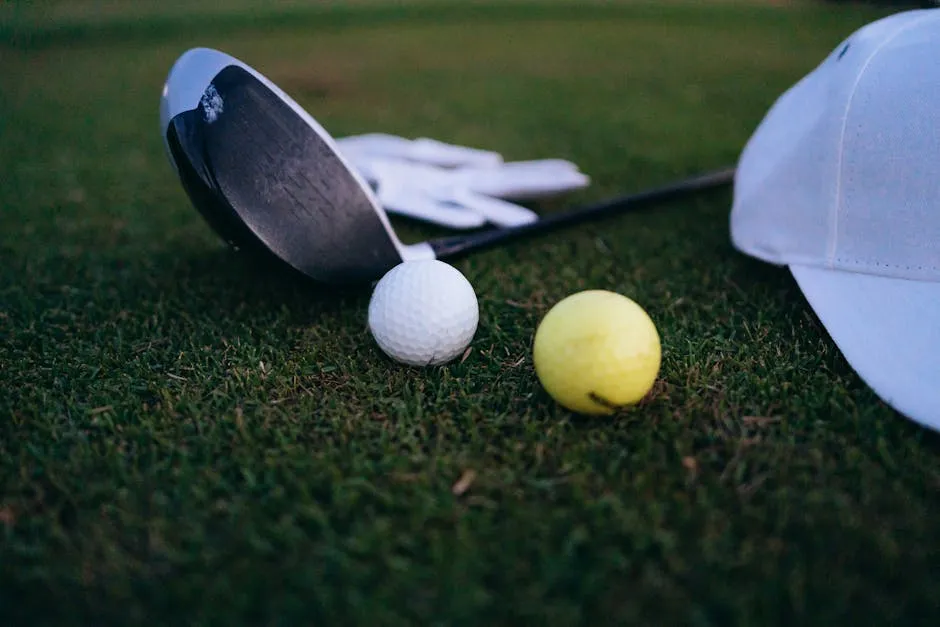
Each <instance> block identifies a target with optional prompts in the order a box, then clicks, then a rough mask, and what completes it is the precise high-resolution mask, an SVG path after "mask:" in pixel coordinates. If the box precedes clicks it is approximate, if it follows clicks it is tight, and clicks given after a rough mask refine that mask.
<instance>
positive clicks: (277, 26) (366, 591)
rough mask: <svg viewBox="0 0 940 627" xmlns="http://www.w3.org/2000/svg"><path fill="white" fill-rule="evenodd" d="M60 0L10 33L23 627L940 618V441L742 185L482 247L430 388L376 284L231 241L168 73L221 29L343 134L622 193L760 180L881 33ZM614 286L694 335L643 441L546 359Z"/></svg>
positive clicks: (12, 561) (670, 15) (633, 13)
mask: <svg viewBox="0 0 940 627" xmlns="http://www.w3.org/2000/svg"><path fill="white" fill-rule="evenodd" d="M288 4H289V3H288ZM50 6H52V5H50ZM32 11H33V12H32V13H30V9H29V8H28V7H26V8H23V10H22V11H21V12H20V13H19V14H18V16H16V17H11V16H12V15H13V14H12V13H11V12H7V13H6V14H5V15H4V22H3V26H2V32H3V33H4V34H5V35H7V37H6V38H5V39H6V41H7V44H5V45H3V47H0V71H2V76H3V81H2V83H0V137H2V140H3V141H2V147H3V149H2V151H0V171H2V172H3V183H2V185H0V207H2V212H0V254H2V259H3V261H4V262H3V264H2V265H0V338H2V341H0V390H3V392H2V393H0V416H2V418H3V420H2V421H0V624H3V625H46V624H94V625H106V624H121V625H136V624H140V625H154V624H170V623H173V624H192V625H235V624H246V625H300V624H306V625H319V624H366V625H386V624H393V623H394V624H400V623H404V622H408V623H415V624H424V625H427V624H438V625H443V624H447V625H464V624H467V625H469V624H486V625H494V624H533V623H539V622H541V623H544V624H551V625H568V624H600V623H603V624H639V625H665V624H690V625H716V626H723V625H728V624H732V623H735V624H752V625H761V626H765V625H775V624H781V625H783V624H786V625H807V624H819V625H832V624H835V623H840V624H842V623H844V624H898V625H913V624H936V619H937V616H938V612H940V607H938V605H940V602H938V599H940V551H938V548H937V547H938V543H940V527H938V524H937V521H938V520H940V506H938V498H937V497H938V495H940V440H938V438H937V436H936V435H934V434H931V433H929V432H927V431H925V430H923V429H920V428H918V427H917V426H915V425H913V424H911V423H910V422H908V421H906V420H904V419H903V418H901V417H900V416H898V415H897V414H895V413H894V412H893V411H891V410H890V409H889V408H887V407H886V406H885V405H884V404H882V403H881V402H880V401H879V400H878V399H877V398H876V397H875V396H874V395H873V393H872V392H871V391H870V390H868V389H867V388H866V387H865V385H864V384H863V383H862V382H861V381H860V380H859V379H858V378H857V377H856V376H855V375H854V374H853V372H852V371H851V369H850V368H849V367H848V366H847V364H846V363H845V361H844V360H843V358H842V357H841V356H840V355H839V353H838V352H837V350H836V349H835V347H834V345H833V344H832V342H831V341H830V340H829V339H828V337H827V336H826V334H825V331H824V329H823V328H822V327H821V326H820V325H819V323H818V322H817V321H816V320H815V318H814V317H813V315H812V312H811V310H810V309H809V308H808V306H807V305H806V304H805V302H804V301H803V300H802V297H801V295H800V293H799V290H798V289H797V288H796V287H795V285H794V283H793V281H792V279H791V278H790V276H789V275H788V273H787V272H786V271H785V270H783V269H778V268H772V267H769V266H766V265H763V264H761V263H758V262H756V261H753V260H751V259H748V258H746V257H743V256H742V255H740V254H738V253H736V252H735V251H734V249H733V248H732V247H731V244H730V242H729V237H728V229H727V219H728V210H729V203H730V194H729V193H727V192H726V191H722V192H718V193H716V194H710V195H703V196H701V197H697V198H693V199H690V200H687V201H684V202H681V203H674V204H671V205H668V206H666V205H663V206H660V207H656V208H655V209H652V210H649V211H644V212H642V213H637V214H633V215H627V216H623V217H621V218H618V219H615V220H610V221H607V222H604V223H598V224H594V225H589V226H583V227H579V228H573V229H570V230H568V231H565V232H562V233H557V234H553V235H550V236H546V237H543V238H539V239H533V240H529V241H527V242H525V243H519V244H516V245H513V246H510V247H506V248H503V249H499V250H494V251H491V252H487V253H483V254H479V255H476V256H473V257H470V258H467V259H466V260H463V261H461V262H459V263H458V264H457V266H458V267H459V268H460V269H461V270H462V271H463V272H464V273H465V274H466V275H467V276H468V278H469V279H470V280H471V281H472V282H473V284H474V286H475V287H476V289H477V292H478V296H479V299H480V304H481V326H480V329H479V332H478V335H477V337H476V338H475V341H474V344H473V351H472V352H471V354H470V356H469V357H468V359H467V360H466V361H464V362H463V363H457V364H453V365H449V366H446V367H442V368H436V369H432V370H414V369H407V368H403V367H398V366H395V365H393V364H392V363H391V362H389V360H387V359H386V358H384V357H383V356H382V355H381V353H380V352H379V351H378V349H377V348H376V347H375V345H374V343H373V342H372V341H371V339H370V337H369V335H368V332H367V330H366V328H365V309H366V305H367V303H368V298H369V292H368V289H367V288H363V289H349V290H341V291H330V290H325V289H315V288H313V287H311V286H308V285H304V284H302V283H299V282H296V281H294V280H292V279H288V278H286V277H278V276H270V275H268V274H265V273H264V272H263V271H260V270H258V269H257V268H254V267H253V266H252V264H251V263H250V262H249V261H247V260H244V259H240V258H238V257H234V256H233V255H231V254H230V253H229V252H228V251H227V250H225V249H224V248H223V247H222V245H221V244H220V243H219V241H218V240H217V239H216V238H215V236H214V235H213V234H212V233H211V232H210V231H209V230H208V228H207V227H206V226H205V225H204V224H203V222H202V221H201V220H200V219H199V217H198V214H197V213H196V212H195V211H194V210H193V209H192V207H191V206H190V205H189V203H188V201H187V199H186V197H185V196H184V194H183V192H182V190H181V188H180V186H179V184H178V182H177V181H176V179H175V178H174V176H173V174H172V172H171V170H170V168H169V166H168V165H167V164H166V162H165V158H164V154H163V149H162V145H161V143H160V139H159V134H158V129H157V102H158V97H159V92H160V88H161V85H162V80H163V78H164V76H165V74H166V71H167V70H168V68H169V66H170V65H171V64H172V62H173V60H174V59H175V58H176V56H178V55H179V54H180V53H181V52H182V51H183V50H185V49H186V48H188V47H190V46H194V45H210V46H216V47H219V48H222V49H224V50H226V51H228V52H230V53H232V54H235V55H236V56H239V57H241V58H243V59H245V60H246V61H248V62H249V63H251V64H252V65H254V66H256V67H258V68H259V69H261V70H262V71H264V72H265V73H266V74H268V75H269V76H271V78H272V79H274V80H275V81H276V82H278V83H280V84H281V85H282V86H283V87H284V88H285V89H286V90H287V91H288V92H290V93H292V94H293V95H295V97H296V98H297V99H298V100H299V101H300V102H301V103H302V104H303V105H305V106H306V107H308V108H309V109H310V111H311V112H312V113H313V114H314V115H315V116H316V117H317V118H318V119H319V120H320V121H321V122H322V123H323V124H324V125H325V126H326V127H327V128H328V129H330V130H331V131H332V132H333V133H334V134H336V135H343V134H348V133H357V132H368V131H385V132H392V133H400V134H404V135H429V136H431V137H435V138H438V139H443V140H447V141H454V142H457V143H464V144H470V145H479V146H482V147H486V148H491V149H496V150H499V151H501V152H503V153H504V154H506V155H507V156H508V157H510V158H537V157H541V156H551V157H565V158H570V159H572V160H574V161H575V162H577V163H578V164H579V165H581V166H582V167H583V168H584V169H585V170H586V171H587V172H588V173H590V174H591V175H592V176H593V178H594V185H593V186H592V187H591V188H590V189H589V190H587V191H585V192H581V193H579V194H578V195H576V196H574V197H573V198H571V199H570V202H571V203H579V202H587V201H590V200H594V199H599V198H605V197H608V196H611V195H615V194H619V193H623V192H628V191H633V190H638V189H643V188H646V187H649V186H652V185H655V184H659V183H663V182H666V181H670V180H673V179H675V178H678V177H681V176H685V175H688V174H692V173H695V172H699V171H704V170H708V169H711V168H713V167H719V166H722V165H725V164H727V163H732V162H733V161H734V160H735V159H736V157H737V155H738V154H739V151H740V149H741V147H742V146H743V143H744V142H745V141H746V139H747V137H748V136H749V135H750V133H751V132H752V130H753V128H754V126H755V125H756V124H757V123H758V122H759V120H760V119H761V117H762V116H763V114H764V113H765V111H766V108H767V107H768V106H769V105H770V104H771V103H772V102H773V100H774V99H775V98H776V96H777V95H779V93H780V92H781V91H782V90H783V89H785V88H786V87H788V86H789V85H790V84H791V83H792V82H793V81H795V80H796V79H798V78H799V77H800V76H802V75H803V74H804V73H805V72H806V71H808V70H809V69H811V68H812V67H813V66H814V65H815V64H816V63H817V62H818V61H819V60H820V59H821V58H822V57H823V56H824V55H825V54H827V53H828V52H829V51H830V50H831V49H832V48H833V47H834V46H835V45H836V44H837V43H838V42H839V41H840V40H841V39H842V38H843V37H844V36H845V35H847V34H849V33H850V32H851V31H852V30H854V29H855V28H857V27H858V26H860V25H861V24H863V23H864V22H866V21H868V20H870V19H874V18H875V17H877V16H878V15H880V14H881V13H878V12H877V11H876V10H874V9H863V8H859V7H850V8H841V9H840V8H832V7H814V6H807V7H800V8H798V9H797V8H792V7H769V6H745V5H744V4H742V5H741V6H723V5H722V6H719V5H711V4H703V5H691V4H690V5H689V6H681V5H679V4H673V5H670V6H669V7H657V6H656V5H654V4H649V3H644V4H639V3H637V4H633V3H625V2H624V3H617V4H616V5H612V6H609V7H602V6H598V5H591V6H589V7H587V6H586V7H581V8H577V7H574V8H573V5H572V4H570V3H563V2H555V3H545V4H544V5H528V4H524V3H518V2H517V3H513V4H512V5H506V4H495V3H494V4H486V3H474V4H473V5H472V6H470V5H457V4H456V3H451V4H448V3H438V4H436V5H433V6H432V5H425V6H420V7H417V8H416V7H415V6H410V5H409V6H405V7H393V8H388V7H342V6H331V7H326V8H323V7H320V8H317V7H314V8H296V7H293V8H290V10H286V9H285V12H283V13H271V14H270V15H268V16H267V17H265V15H255V16H253V17H252V18H251V19H247V18H239V17H237V16H236V15H234V14H233V15H231V16H229V18H228V19H221V18H218V17H208V16H206V17H203V18H200V19H197V18H196V17H190V18H188V19H186V20H175V21H174V18H173V16H172V15H171V14H168V15H165V16H163V17H162V18H159V17H154V16H150V17H148V18H147V19H146V20H141V19H129V18H128V19H124V20H122V19H121V18H120V16H118V17H116V18H108V19H107V20H105V19H104V18H101V21H95V20H94V19H87V18H86V19H84V21H83V20H75V19H72V18H70V20H71V21H69V22H68V24H70V25H71V26H69V25H65V26H63V25H62V24H61V23H59V22H56V21H55V20H54V19H52V17H50V18H49V20H50V21H48V22H43V20H42V19H39V17H36V16H37V15H40V13H41V12H40V13H36V10H35V9H33V10H32ZM40 17H41V15H40ZM57 19H58V18H57ZM50 24H51V26H50ZM57 24H58V26H57ZM115 25H117V26H115ZM542 210H543V211H550V210H555V207H547V208H543V209H542ZM396 223H397V224H398V226H399V228H400V229H401V230H402V232H403V233H404V234H405V237H406V239H408V240H409V241H414V240H417V239H418V238H421V237H424V236H427V235H429V234H432V233H435V232H436V231H434V230H433V229H430V228H426V227H420V226H417V225H414V224H409V223H404V222H401V223H398V221H396ZM585 288H604V289H610V290H616V291H619V292H622V293H624V294H627V295H629V296H631V297H633V298H635V299H636V300H638V301H639V302H640V303H641V304H643V305H644V307H646V308H647V310H648V311H649V312H650V314H651V315H652V317H653V318H654V320H655V321H656V323H657V325H658V327H659V329H660V332H661V334H662V338H663V344H664V361H663V367H662V372H661V376H660V380H659V381H658V383H657V384H656V386H655V388H654V390H653V392H652V394H651V395H650V397H649V398H648V399H647V400H646V401H644V403H643V404H642V405H641V406H640V407H637V408H636V409H634V410H632V411H628V412H624V414H623V415H621V416H618V417H616V418H612V419H583V418H577V417H574V416H571V415H569V414H568V413H566V412H565V411H563V410H561V409H560V408H559V407H557V406H556V405H555V404H553V403H552V402H551V400H550V399H549V398H548V397H547V396H546V395H545V393H544V392H543V391H542V390H541V389H540V387H539V385H538V381H537V379H536V377H535V375H534V373H533V370H532V364H531V359H530V357H531V352H530V349H531V342H532V336H533V333H534V331H535V327H536V325H537V323H538V321H539V319H540V317H541V316H542V315H544V313H545V312H546V311H547V309H548V308H549V307H550V306H551V305H552V304H553V303H554V302H557V300H559V299H560V298H562V297H564V296H566V295H567V294H570V293H572V292H574V291H577V290H581V289H585ZM466 472H473V473H474V475H473V477H474V478H473V482H472V485H470V487H469V489H468V490H467V491H466V492H465V493H463V494H460V495H455V494H454V493H453V491H452V486H453V485H454V484H455V483H456V482H457V481H458V480H459V479H460V478H461V477H462V476H463V475H464V474H465V473H466Z"/></svg>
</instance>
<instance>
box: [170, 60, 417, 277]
mask: <svg viewBox="0 0 940 627" xmlns="http://www.w3.org/2000/svg"><path fill="white" fill-rule="evenodd" d="M160 117H161V125H162V131H163V139H164V142H165V146H166V151H167V154H168V156H169V158H170V161H171V163H172V164H173V165H174V167H175V169H176V171H177V174H178V176H179V178H180V181H181V183H182V185H183V188H184V190H185V191H186V193H187V195H188V196H189V198H190V200H191V202H192V203H193V205H195V206H196V208H197V209H198V210H199V212H200V213H201V214H202V215H203V217H204V218H205V219H206V221H207V222H208V223H209V225H210V226H211V227H212V228H213V229H214V230H215V231H216V232H217V233H218V234H219V235H220V236H221V237H222V238H223V239H224V240H225V241H226V242H228V243H229V244H230V245H231V246H233V247H234V248H237V249H245V250H249V251H256V252H263V253H265V254H267V255H273V256H274V257H276V258H278V259H280V260H281V261H283V262H285V263H287V264H289V265H290V266H292V267H294V268H295V269H297V270H299V271H300V272H302V273H303V274H305V275H307V276H308V277H310V278H312V279H315V280H317V281H320V282H324V283H352V282H359V281H365V280H370V279H374V278H378V277H379V276H381V275H382V274H383V273H384V272H385V271H387V270H388V269H389V268H391V267H393V266H395V265H397V264H398V263H400V262H401V261H402V260H403V257H404V256H407V255H408V254H409V253H411V254H413V252H414V251H411V250H410V248H409V247H405V246H402V245H401V243H400V242H399V241H398V239H397V238H396V236H395V233H394V231H393V230H392V228H391V225H390V224H389V222H388V218H387V216H386V215H385V212H384V211H383V210H382V209H381V207H380V206H379V205H378V203H377V202H376V200H375V198H374V196H373V195H372V192H371V189H369V187H368V185H367V184H366V183H365V182H364V181H363V180H362V179H361V178H360V177H359V176H358V175H357V174H356V173H355V172H354V171H353V170H352V169H351V168H350V167H349V166H348V164H347V163H346V162H345V161H344V160H343V158H342V156H341V155H340V154H339V153H338V151H337V150H336V148H335V143H334V142H333V140H332V138H331V137H330V136H329V135H328V134H327V133H326V131H325V130H323V129H322V127H320V126H319V125H318V124H317V123H316V122H315V121H314V120H313V119H312V118H311V117H310V116H309V115H308V114H307V113H306V112H304V111H303V109H302V108H300V107H299V105H297V104H296V103H295V102H294V101H293V100H292V99H290V98H289V97H288V96H287V95H286V94H284V93H283V92H282V91H281V90H280V89H279V88H277V87H276V86H275V85H273V83H271V82H270V81H268V80H267V79H266V78H264V77H263V76H262V75H260V74H259V73H258V72H256V71H254V70H252V69H251V68H250V67H248V66H246V65H245V64H243V63H241V62H239V61H237V60H236V59H234V58H233V57H230V56H229V55H226V54H224V53H221V52H218V51H214V50H210V49H205V48H198V49H194V50H190V51H188V52H187V53H185V54H184V55H182V56H181V57H180V59H179V60H178V61H177V63H176V64H175V65H174V67H173V69H172V70H171V72H170V75H169V76H168V78H167V82H166V85H165V87H164V93H163V97H162V99H161V105H160Z"/></svg>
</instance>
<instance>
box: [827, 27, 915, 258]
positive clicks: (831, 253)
mask: <svg viewBox="0 0 940 627" xmlns="http://www.w3.org/2000/svg"><path fill="white" fill-rule="evenodd" d="M928 17H930V15H922V16H920V18H919V19H914V20H911V21H910V23H908V24H905V25H904V26H902V27H900V28H898V29H897V30H896V31H895V32H894V33H892V34H891V36H890V37H888V38H886V39H885V40H884V41H882V42H881V43H880V44H878V46H877V47H876V48H875V49H874V50H872V51H871V54H869V55H868V58H867V59H865V63H864V64H863V65H862V67H861V69H860V70H859V71H858V74H857V75H856V76H855V82H854V83H853V84H852V90H851V91H850V92H849V97H848V99H847V100H846V103H845V111H844V112H843V114H842V128H841V129H840V131H839V143H838V153H837V156H836V194H835V196H836V197H835V202H834V203H833V205H832V215H831V220H830V223H831V225H832V227H831V228H832V232H831V233H830V237H829V248H828V250H827V251H826V265H827V266H828V267H830V268H831V267H833V266H834V265H835V262H836V261H837V258H836V250H837V248H838V244H839V214H840V213H841V211H842V168H843V163H842V162H843V157H844V154H845V132H846V127H847V126H848V123H849V111H850V110H851V108H852V103H853V101H854V100H855V95H856V93H857V92H858V86H859V84H860V83H861V82H862V78H863V77H864V76H865V72H866V71H868V67H869V66H870V65H871V63H872V61H874V59H875V57H876V56H878V54H879V53H880V52H881V50H882V48H884V47H885V46H887V45H888V44H889V43H891V42H892V41H894V39H895V38H896V37H898V36H899V35H900V34H901V33H903V32H904V31H906V30H907V29H909V28H913V27H914V26H916V25H917V24H919V23H920V22H921V21H923V20H925V19H927V18H928Z"/></svg>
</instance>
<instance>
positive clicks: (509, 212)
mask: <svg viewBox="0 0 940 627" xmlns="http://www.w3.org/2000/svg"><path fill="white" fill-rule="evenodd" d="M451 200H452V201H453V202H455V203H458V204H460V205H463V206H464V207H466V208H467V209H469V210H470V211H471V212H473V213H475V214H477V215H480V216H482V217H484V218H485V219H486V221H488V222H491V223H493V224H496V225H498V226H503V227H509V226H521V225H523V224H530V223H532V222H535V221H537V220H538V214H537V213H535V212H534V211H532V210H531V209H527V208H526V207H521V206H519V205H516V204H513V203H511V202H506V201H505V200H500V199H499V198H490V197H489V196H484V195H482V194H476V193H474V192H472V191H470V190H467V189H455V190H453V191H452V192H451Z"/></svg>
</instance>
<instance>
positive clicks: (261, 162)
mask: <svg viewBox="0 0 940 627" xmlns="http://www.w3.org/2000/svg"><path fill="white" fill-rule="evenodd" d="M160 117H161V131H162V136H163V141H164V145H165V148H166V151H167V155H168V157H169V159H170V162H171V163H172V164H173V166H174V168H175V169H176V172H177V174H178V176H179V179H180V181H181V183H182V185H183V188H184V190H185V191H186V193H187V195H188V196H189V198H190V201H191V202H192V203H193V205H194V206H195V207H196V209H197V210H198V211H199V212H200V213H201V214H202V216H203V217H204V218H205V220H206V221H207V222H208V223H209V225H210V226H211V227H212V228H213V229H214V230H215V231H216V233H217V234H219V235H220V236H221V237H222V238H223V239H224V240H225V241H226V242H228V243H229V245H230V246H232V247H233V248H235V249H236V250H248V251H253V252H258V253H261V254H262V255H265V256H272V255H273V257H275V258H276V259H278V260H280V261H281V262H284V263H286V264H288V265H289V266H292V267H293V268H294V269H296V270H299V271H300V272H301V273H303V274H304V275H306V276H307V277H309V278H312V279H314V280H316V281H319V282H323V283H334V284H339V283H354V282H360V281H369V280H374V279H377V278H379V277H381V276H382V275H383V274H384V273H385V272H387V271H388V270H389V269H391V268H392V267H394V266H396V265H398V264H399V263H401V262H403V261H410V260H416V259H432V258H437V259H441V260H444V259H452V258H455V257H457V256H460V255H465V254H468V253H470V252H474V251H478V250H482V249H484V248H488V247H491V246H493V245H497V244H501V243H505V242H508V241H511V240H515V239H519V238H522V237H525V236H529V235H535V234H539V233H544V232H547V231H549V230H552V229H555V228H559V227H563V226H569V225H573V224H579V223H583V222H586V221H588V220H591V219H596V218H601V217H605V216H610V215H614V214H618V213H621V212H624V211H626V210H628V209H633V208H637V207H640V206H644V205H649V204H651V203H654V202H665V201H667V200H671V199H674V198H677V197H680V196H683V195H688V194H691V193H694V192H698V191H702V190H705V189H709V188H715V187H719V186H723V185H727V184H729V183H731V182H732V181H733V178H734V168H724V169H721V170H717V171H714V172H709V173H706V174H703V175H700V176H695V177H692V178H689V179H686V180H683V181H679V182H676V183H673V184H669V185H665V186H662V187H659V188H655V189H651V190H648V191H645V192H641V193H637V194H631V195H625V196H622V197H619V198H615V199H612V200H609V201H606V202H603V203H600V204H598V205H594V206H590V207H584V208H580V209H575V210H571V211H568V212H564V213H558V214H553V215H549V216H546V217H544V218H540V219H539V220H538V221H536V222H534V223H530V224H526V225H523V226H519V227H511V228H495V229H492V230H488V231H482V232H475V233H470V234H462V235H457V236H451V237H444V238H440V239H435V240H429V241H425V242H420V243H417V244H403V243H402V242H401V241H400V240H399V238H398V237H397V235H396V234H395V231H394V230H393V228H392V226H391V223H390V222H389V219H388V216H387V214H386V212H385V211H384V209H383V208H382V206H381V205H380V203H379V202H378V200H377V199H376V197H375V195H374V193H373V191H372V189H371V187H370V186H369V184H368V183H367V182H366V181H365V180H364V179H363V178H362V177H361V176H360V175H359V174H358V173H357V172H356V171H355V170H354V169H353V168H352V167H351V166H350V165H349V163H348V162H347V161H346V160H345V159H344V158H343V155H342V154H341V153H340V151H339V149H338V147H337V145H336V142H335V140H334V139H333V138H332V137H331V136H330V135H329V133H328V132H327V131H326V130H325V129H324V128H323V127H322V126H320V124H318V123H317V122H316V121H315V120H314V119H313V118H312V117H311V116H310V115H309V114H308V113H307V112H306V111H305V110H304V109H303V108H302V107H301V106H300V105H298V104H297V103H296V102H295V101H294V100H293V99H291V98H290V97H289V96H288V95H287V94H285V93H284V92H283V91H282V90H281V89H280V88H278V87H277V86H276V85H274V84H273V83H272V82H271V81H269V80H268V79H267V78H265V77H264V76H263V75H261V74H260V73H258V72H257V71H255V70H254V69H252V68H251V67H249V66H248V65H246V64H244V63H242V62H241V61H239V60H237V59H235V58H234V57H231V56H229V55H227V54H225V53H223V52H219V51H217V50H212V49H209V48H194V49H191V50H189V51H187V52H185V53H184V54H183V55H182V56H180V57H179V59H177V61H176V63H175V64H174V65H173V67H172V68H171V70H170V73H169V75H168V77H167V80H166V83H165V85H164V89H163V95H162V98H161V103H160Z"/></svg>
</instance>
